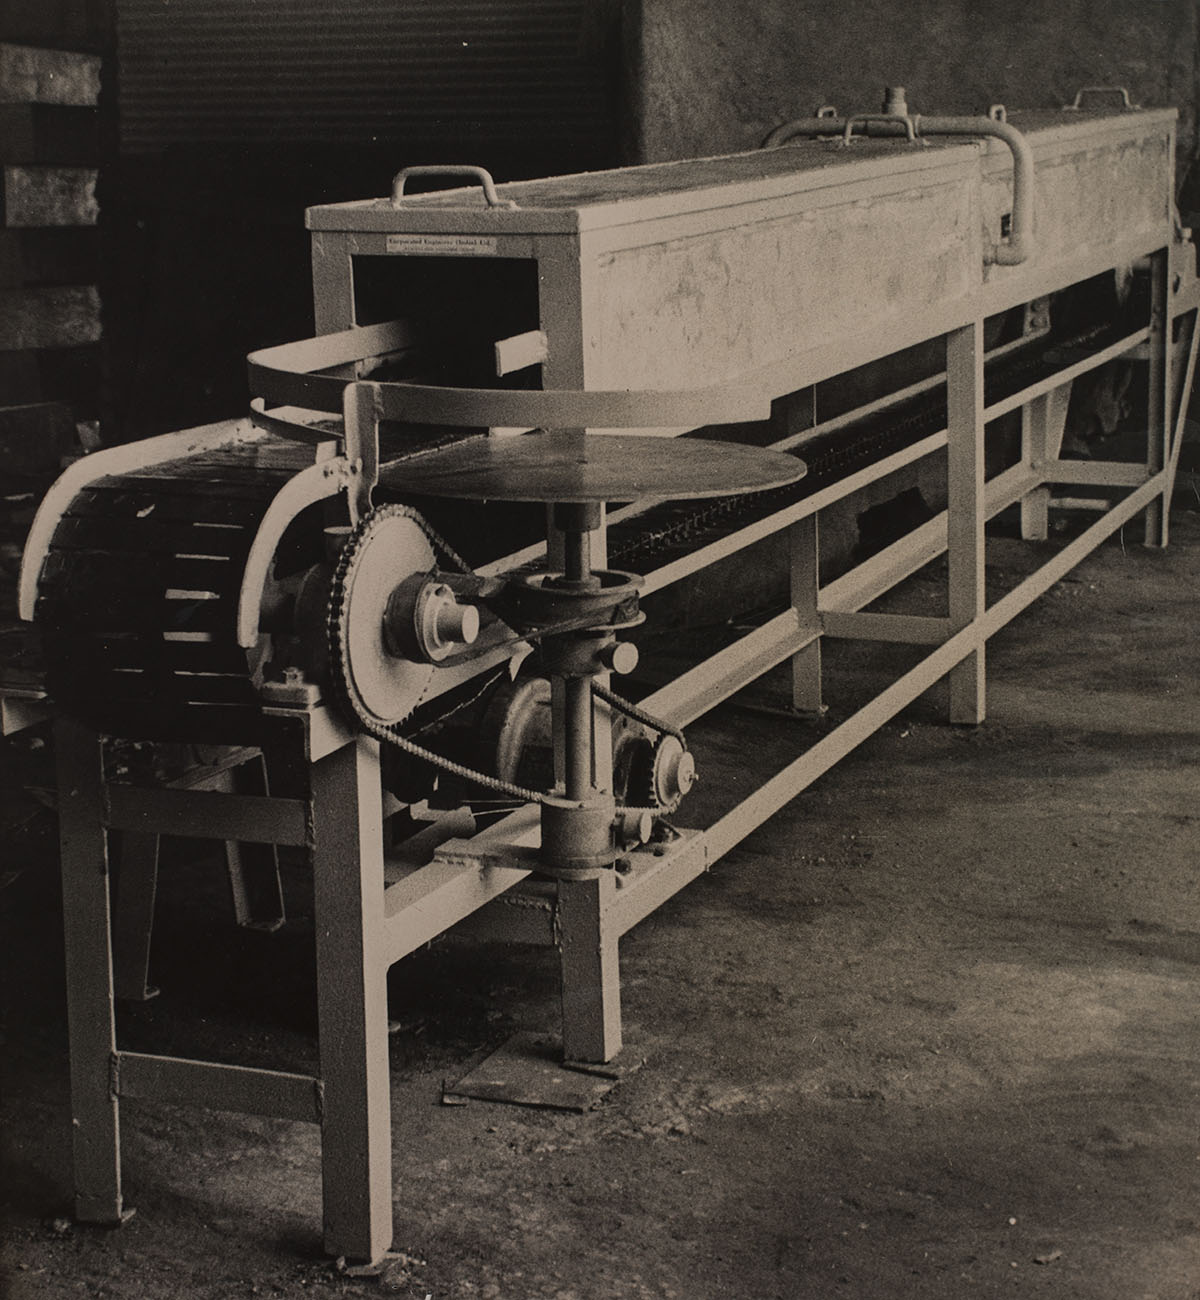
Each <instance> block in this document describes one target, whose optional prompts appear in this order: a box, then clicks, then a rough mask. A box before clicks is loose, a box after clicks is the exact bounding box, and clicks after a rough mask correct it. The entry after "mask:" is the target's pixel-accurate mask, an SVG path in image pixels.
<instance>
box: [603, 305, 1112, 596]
mask: <svg viewBox="0 0 1200 1300" xmlns="http://www.w3.org/2000/svg"><path fill="white" fill-rule="evenodd" d="M1121 333H1122V331H1121V330H1120V329H1114V328H1113V327H1112V326H1111V325H1105V326H1103V327H1098V328H1095V329H1091V330H1088V331H1086V332H1084V333H1081V334H1077V335H1073V336H1072V337H1071V338H1069V339H1063V338H1057V339H1051V340H1050V341H1048V342H1047V341H1042V342H1041V343H1040V344H1037V345H1031V346H1030V347H1029V348H1028V349H1023V350H1021V351H1020V352H1014V353H1012V354H1010V355H1009V356H1007V357H1005V358H1003V359H1002V360H1001V361H1000V362H999V363H996V364H994V365H992V366H991V367H989V368H988V371H987V373H986V375H985V381H984V389H985V401H986V402H987V403H988V404H991V403H994V402H998V401H1000V400H1002V399H1003V398H1005V397H1007V396H1009V395H1011V394H1013V393H1016V392H1018V391H1020V390H1021V389H1022V388H1024V387H1026V386H1028V385H1030V384H1034V383H1036V382H1037V381H1038V380H1039V379H1042V378H1046V377H1048V376H1050V375H1052V374H1054V373H1055V371H1056V370H1060V369H1061V368H1062V367H1063V365H1064V361H1063V356H1064V354H1067V355H1072V356H1074V355H1075V354H1079V355H1084V354H1086V353H1088V352H1095V351H1099V350H1100V349H1102V348H1103V347H1104V346H1105V345H1106V343H1108V342H1112V341H1115V340H1116V339H1117V338H1119V337H1121ZM945 427H946V389H945V384H942V385H940V386H939V387H937V388H935V389H933V390H931V391H930V392H928V393H923V394H921V395H920V396H918V397H914V398H911V399H909V400H908V401H906V402H901V403H897V404H896V405H895V406H892V407H889V408H888V409H887V410H886V411H882V412H880V413H878V414H876V415H873V416H870V417H867V418H865V419H863V420H861V421H857V422H856V423H854V424H853V425H850V426H847V427H845V428H842V429H839V430H837V431H836V432H831V433H826V434H817V435H814V437H813V438H811V439H810V440H808V441H805V442H804V443H802V444H801V445H800V446H798V447H796V448H795V453H796V455H798V456H801V457H802V458H803V460H804V462H805V464H806V465H807V466H808V473H807V475H806V476H805V477H804V478H803V479H801V480H800V481H799V482H797V483H794V484H791V485H790V486H788V487H784V488H775V489H772V490H771V491H768V492H756V493H751V494H748V495H746V496H737V497H723V498H720V499H718V500H714V501H701V502H694V501H674V502H666V503H664V504H662V505H660V506H655V507H653V508H651V509H650V510H646V511H643V512H642V513H641V514H638V515H636V516H633V517H631V518H629V519H627V520H625V521H623V522H620V523H616V524H613V525H610V527H609V530H608V560H609V563H610V564H613V565H617V566H619V567H621V568H625V569H630V570H632V571H633V572H635V573H647V572H650V571H651V570H653V569H655V568H658V567H661V566H663V565H665V564H669V563H670V562H671V561H672V560H674V559H676V558H678V557H679V556H681V555H683V554H685V553H687V552H688V551H693V550H695V549H696V548H697V547H699V546H702V545H705V544H706V543H709V542H712V541H715V540H717V539H719V538H720V537H723V536H727V535H728V534H729V533H731V532H734V531H735V530H736V529H738V528H745V527H747V526H748V525H750V524H751V523H754V522H755V521H756V520H759V519H764V518H766V517H767V516H768V515H770V514H773V513H774V512H775V511H778V510H782V509H783V508H784V507H785V506H788V505H790V504H792V503H793V502H795V501H801V500H803V499H804V498H805V497H808V496H812V495H813V494H814V493H815V492H818V491H820V490H821V489H822V488H825V487H827V486H829V484H831V483H836V482H837V481H838V480H839V479H843V478H846V477H847V476H849V475H850V474H853V473H854V472H855V471H856V470H859V469H863V468H865V467H866V466H868V465H870V464H872V463H874V462H875V461H878V460H882V459H883V458H884V457H885V456H890V455H892V454H893V453H894V452H898V451H901V450H903V449H904V448H905V447H908V446H911V445H912V444H913V443H915V442H919V441H920V440H921V439H922V438H926V437H928V436H929V435H931V434H933V433H936V432H937V431H938V430H939V429H944V428H945Z"/></svg>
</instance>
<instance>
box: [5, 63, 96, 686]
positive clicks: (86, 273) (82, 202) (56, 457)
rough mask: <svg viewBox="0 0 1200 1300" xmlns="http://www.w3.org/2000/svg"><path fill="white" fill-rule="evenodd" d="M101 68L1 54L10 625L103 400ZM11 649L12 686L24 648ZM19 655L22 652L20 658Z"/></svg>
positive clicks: (8, 671) (7, 664) (7, 667)
mask: <svg viewBox="0 0 1200 1300" xmlns="http://www.w3.org/2000/svg"><path fill="white" fill-rule="evenodd" d="M99 94H100V58H99V56H98V55H94V54H79V53H74V52H71V51H63V50H52V49H39V48H35V47H33V46H27V45H15V44H3V43H0V170H2V184H0V570H2V573H0V588H2V590H0V599H2V602H3V611H2V616H0V623H2V624H3V632H4V633H7V632H8V631H10V630H11V629H10V628H9V626H8V624H9V616H10V615H11V614H12V610H11V608H10V606H11V604H12V601H11V595H12V588H13V585H14V583H15V577H16V569H17V566H18V563H19V557H20V554H21V549H22V546H23V543H24V535H25V532H26V531H27V529H28V526H29V523H30V522H31V521H32V518H33V513H34V510H35V508H36V506H37V502H38V500H39V499H40V497H41V495H42V493H43V492H44V491H45V489H46V488H47V487H48V486H49V484H50V483H51V482H52V481H53V479H54V478H55V477H56V475H57V474H58V472H59V470H60V469H61V465H62V461H63V460H64V458H66V457H69V456H73V455H77V454H78V453H79V450H80V435H81V434H82V435H83V445H84V446H88V445H90V444H93V443H94V440H95V429H96V416H97V413H98V406H99V399H100V391H99V389H100V384H99V375H100V370H101V367H100V344H99V340H100V295H99V291H98V289H97V287H96V280H97V276H98V261H99V248H98V234H99V232H98V231H97V229H96V222H97V217H98V208H97V203H96V179H97V164H98V162H99V153H100V124H99V108H98V106H97V104H98V99H99ZM0 639H2V640H3V641H4V644H3V646H2V647H0V648H2V649H3V650H4V655H3V659H4V661H5V678H6V680H7V679H8V678H9V677H10V676H11V674H12V671H13V668H14V660H20V659H21V658H23V655H22V654H21V653H20V649H19V648H18V647H16V646H14V645H12V644H10V643H9V638H8V637H7V636H3V635H2V634H0ZM14 650H16V651H17V653H14Z"/></svg>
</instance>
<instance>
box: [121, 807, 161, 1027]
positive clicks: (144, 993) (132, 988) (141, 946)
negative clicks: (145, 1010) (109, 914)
mask: <svg viewBox="0 0 1200 1300" xmlns="http://www.w3.org/2000/svg"><path fill="white" fill-rule="evenodd" d="M158 846H159V837H158V835H157V834H155V833H154V832H152V831H122V832H121V866H120V871H119V874H118V878H117V899H116V906H115V908H114V912H113V987H114V989H115V991H116V995H117V997H119V998H122V999H124V1000H125V1001H128V1002H145V1001H147V1000H148V999H149V998H152V997H154V996H155V995H156V994H157V993H158V990H157V989H156V988H151V986H150V982H149V974H150V940H151V937H152V935H153V933H154V898H155V895H156V893H157V892H158Z"/></svg>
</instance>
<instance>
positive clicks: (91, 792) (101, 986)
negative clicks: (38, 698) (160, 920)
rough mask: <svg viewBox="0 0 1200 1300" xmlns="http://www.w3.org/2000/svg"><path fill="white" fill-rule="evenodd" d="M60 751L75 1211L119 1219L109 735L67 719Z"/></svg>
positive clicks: (96, 1219)
mask: <svg viewBox="0 0 1200 1300" xmlns="http://www.w3.org/2000/svg"><path fill="white" fill-rule="evenodd" d="M55 754H56V760H57V765H58V789H59V844H60V852H61V858H62V882H63V931H64V937H65V941H66V977H67V1037H68V1043H69V1049H70V1060H71V1139H72V1147H73V1152H72V1154H73V1158H74V1175H75V1213H76V1216H77V1217H78V1218H79V1219H81V1220H83V1221H84V1222H87V1223H106V1224H117V1223H120V1222H121V1221H122V1219H123V1218H125V1217H127V1216H126V1215H125V1213H124V1209H123V1206H122V1202H121V1133H120V1125H119V1118H118V1111H117V1098H116V1095H115V1093H114V1091H113V1086H112V1064H113V1059H114V1056H115V1053H116V1046H117V1044H116V1026H115V1022H114V1018H113V975H112V937H111V931H110V928H109V926H110V920H109V906H110V905H109V892H108V883H109V882H108V836H107V832H106V831H105V829H104V810H103V782H104V753H103V742H102V741H101V738H100V737H99V736H98V735H96V733H95V732H93V731H91V730H89V729H88V728H86V727H83V726H81V725H79V724H78V723H75V722H72V721H70V720H69V719H66V718H60V719H59V721H58V723H57V724H56V731H55Z"/></svg>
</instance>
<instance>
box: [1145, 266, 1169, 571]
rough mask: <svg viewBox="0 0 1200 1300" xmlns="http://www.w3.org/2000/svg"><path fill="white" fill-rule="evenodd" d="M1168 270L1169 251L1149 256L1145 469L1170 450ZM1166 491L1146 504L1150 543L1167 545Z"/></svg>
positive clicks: (1155, 466) (1160, 462) (1161, 463)
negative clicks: (1148, 371)
mask: <svg viewBox="0 0 1200 1300" xmlns="http://www.w3.org/2000/svg"><path fill="white" fill-rule="evenodd" d="M1168 271H1169V267H1168V263H1167V254H1166V252H1160V253H1155V255H1154V256H1153V257H1152V258H1151V259H1150V276H1151V280H1150V338H1149V340H1148V342H1147V347H1148V349H1149V353H1150V375H1149V393H1148V396H1147V402H1146V407H1147V409H1146V469H1147V470H1148V471H1149V472H1150V473H1151V474H1157V473H1158V472H1159V471H1160V470H1161V469H1163V468H1164V467H1165V466H1166V464H1167V462H1168V458H1169V457H1170V454H1171V406H1172V402H1171V394H1172V390H1173V385H1172V382H1171V353H1172V349H1171V335H1170V325H1169V322H1168V319H1167V304H1168V301H1169V293H1168V286H1167V274H1168ZM1165 500H1166V498H1165V495H1164V496H1162V497H1156V498H1155V499H1154V500H1153V501H1152V502H1151V503H1150V505H1149V506H1148V507H1147V508H1146V532H1145V542H1146V545H1147V546H1166V544H1167V538H1168V526H1169V522H1170V521H1169V520H1168V518H1167V512H1166V511H1165V510H1164V508H1163V506H1164V503H1165Z"/></svg>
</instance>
